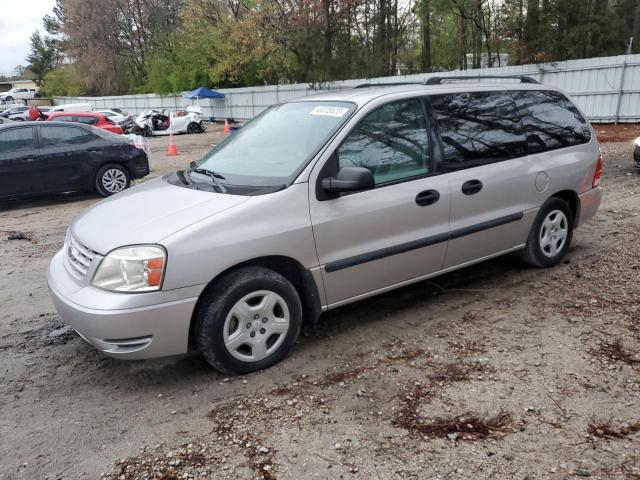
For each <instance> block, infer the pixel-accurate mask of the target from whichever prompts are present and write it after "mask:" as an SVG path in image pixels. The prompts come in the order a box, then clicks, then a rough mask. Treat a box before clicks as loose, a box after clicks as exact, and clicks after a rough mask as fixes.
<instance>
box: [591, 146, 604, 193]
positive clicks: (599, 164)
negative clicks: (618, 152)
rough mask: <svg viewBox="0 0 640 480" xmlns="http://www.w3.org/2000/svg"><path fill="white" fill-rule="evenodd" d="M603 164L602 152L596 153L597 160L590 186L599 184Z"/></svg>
mask: <svg viewBox="0 0 640 480" xmlns="http://www.w3.org/2000/svg"><path fill="white" fill-rule="evenodd" d="M603 166H604V160H603V159H602V154H600V155H598V160H597V162H596V171H595V172H594V173H593V181H592V182H591V187H592V188H596V187H597V186H598V185H600V179H601V178H602V167H603Z"/></svg>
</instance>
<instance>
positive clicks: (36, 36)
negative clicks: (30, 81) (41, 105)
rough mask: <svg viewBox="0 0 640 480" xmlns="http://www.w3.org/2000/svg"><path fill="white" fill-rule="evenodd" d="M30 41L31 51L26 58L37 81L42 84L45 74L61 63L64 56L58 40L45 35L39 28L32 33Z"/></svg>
mask: <svg viewBox="0 0 640 480" xmlns="http://www.w3.org/2000/svg"><path fill="white" fill-rule="evenodd" d="M30 41H31V51H30V52H29V55H27V58H26V60H27V61H28V62H29V67H28V68H29V70H31V71H32V72H33V73H34V74H35V81H36V83H37V84H38V85H41V84H42V80H43V79H44V77H45V75H46V74H47V73H48V72H49V71H51V70H53V69H54V68H56V67H57V66H58V65H59V64H60V61H61V60H62V56H61V54H60V52H59V51H58V49H57V45H56V42H55V41H54V40H53V39H51V38H50V37H47V36H44V37H43V36H42V35H40V32H38V31H37V30H36V31H35V32H33V33H32V34H31V39H30Z"/></svg>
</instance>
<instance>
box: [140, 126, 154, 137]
mask: <svg viewBox="0 0 640 480" xmlns="http://www.w3.org/2000/svg"><path fill="white" fill-rule="evenodd" d="M142 136H143V137H152V136H153V131H152V130H151V127H150V126H149V125H145V127H144V130H142Z"/></svg>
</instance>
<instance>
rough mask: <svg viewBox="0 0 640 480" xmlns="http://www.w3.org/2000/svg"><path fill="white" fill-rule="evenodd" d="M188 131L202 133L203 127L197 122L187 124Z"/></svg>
mask: <svg viewBox="0 0 640 480" xmlns="http://www.w3.org/2000/svg"><path fill="white" fill-rule="evenodd" d="M187 133H202V127H201V126H200V125H198V124H197V123H195V122H191V123H190V124H189V125H187Z"/></svg>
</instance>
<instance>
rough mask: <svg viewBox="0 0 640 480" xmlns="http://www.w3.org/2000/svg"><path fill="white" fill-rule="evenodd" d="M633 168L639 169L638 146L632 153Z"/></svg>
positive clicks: (639, 149) (639, 151)
mask: <svg viewBox="0 0 640 480" xmlns="http://www.w3.org/2000/svg"><path fill="white" fill-rule="evenodd" d="M633 166H634V167H636V168H640V145H638V146H637V147H636V149H635V150H634V151H633Z"/></svg>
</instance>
